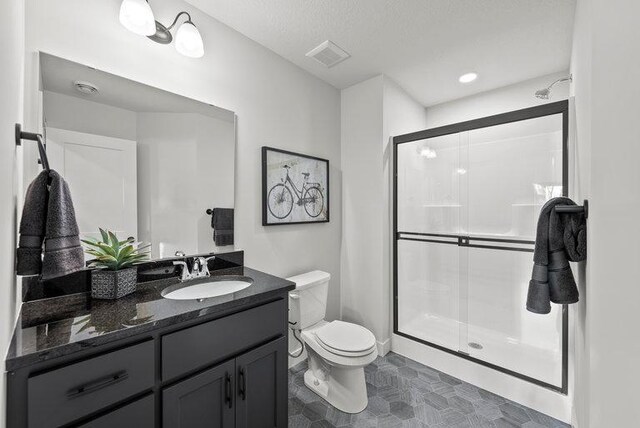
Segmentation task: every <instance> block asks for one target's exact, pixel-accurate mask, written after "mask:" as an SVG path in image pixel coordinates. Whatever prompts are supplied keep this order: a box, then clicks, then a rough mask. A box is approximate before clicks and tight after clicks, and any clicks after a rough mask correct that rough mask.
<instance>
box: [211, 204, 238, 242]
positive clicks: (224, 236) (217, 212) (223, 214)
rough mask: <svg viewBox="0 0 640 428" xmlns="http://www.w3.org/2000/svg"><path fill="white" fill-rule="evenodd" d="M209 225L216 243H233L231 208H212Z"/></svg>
mask: <svg viewBox="0 0 640 428" xmlns="http://www.w3.org/2000/svg"><path fill="white" fill-rule="evenodd" d="M211 227H213V241H214V242H215V244H216V245H218V246H223V245H233V208H214V209H213V214H212V217H211Z"/></svg>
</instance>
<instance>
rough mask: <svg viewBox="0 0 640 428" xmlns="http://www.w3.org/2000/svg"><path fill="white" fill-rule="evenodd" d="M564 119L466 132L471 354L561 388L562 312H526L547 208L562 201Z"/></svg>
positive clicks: (557, 117)
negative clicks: (558, 199) (558, 198)
mask: <svg viewBox="0 0 640 428" xmlns="http://www.w3.org/2000/svg"><path fill="white" fill-rule="evenodd" d="M562 120H563V118H562V115H561V114H555V115H550V116H544V117H539V118H535V119H529V120H526V121H519V122H513V123H507V124H501V125H496V126H491V127H485V128H481V129H474V130H471V131H468V132H466V134H467V135H468V137H467V142H468V143H467V150H468V171H469V172H468V174H467V175H468V176H469V180H468V207H469V208H468V225H469V230H468V233H469V244H470V246H469V247H467V248H463V251H466V252H467V259H468V265H467V278H468V281H467V284H466V286H467V287H468V299H467V301H466V302H465V306H466V310H465V311H464V312H466V313H467V320H466V322H467V327H468V343H469V347H468V350H467V352H468V353H469V354H470V355H471V356H473V357H475V358H478V359H481V360H483V361H486V362H488V363H491V364H495V365H497V366H500V367H503V368H505V369H507V370H511V371H515V372H518V373H521V374H523V375H526V376H529V377H531V378H534V379H538V380H540V381H542V382H545V383H548V384H552V385H560V384H561V380H562V308H561V307H558V306H557V305H553V308H552V312H551V314H549V315H546V316H541V315H537V314H532V313H530V312H528V311H526V310H525V308H524V302H525V301H526V292H527V285H528V283H529V279H530V277H531V268H532V266H533V265H532V258H533V254H532V251H533V248H534V241H535V228H536V224H537V219H538V215H539V212H540V209H541V208H542V205H543V204H544V203H545V202H546V201H547V200H548V199H550V198H551V197H556V196H562V194H563V185H562V173H563V158H562V157H563V145H562V141H563V139H562Z"/></svg>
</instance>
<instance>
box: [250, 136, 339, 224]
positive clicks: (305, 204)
mask: <svg viewBox="0 0 640 428" xmlns="http://www.w3.org/2000/svg"><path fill="white" fill-rule="evenodd" d="M329 220H330V211H329V160H328V159H322V158H319V157H315V156H310V155H305V154H302V153H295V152H290V151H287V150H282V149H276V148H274V147H267V146H263V147H262V225H263V226H281V225H286V224H305V223H328V222H329Z"/></svg>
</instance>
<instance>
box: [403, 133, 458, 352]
mask: <svg viewBox="0 0 640 428" xmlns="http://www.w3.org/2000/svg"><path fill="white" fill-rule="evenodd" d="M397 158H398V165H401V168H399V169H398V171H397V172H398V174H397V195H398V198H397V207H398V210H397V212H398V218H397V227H398V236H401V237H402V239H401V240H398V242H397V254H398V257H397V276H398V280H397V286H398V296H400V297H401V298H400V299H399V308H398V309H399V310H398V312H397V319H398V325H400V326H401V329H402V331H403V332H406V333H407V334H410V335H412V336H415V337H417V338H419V339H421V340H424V341H428V342H430V343H434V344H438V345H440V346H444V347H446V348H450V349H458V347H459V345H460V343H459V342H460V337H461V335H460V329H461V324H460V275H459V273H460V251H459V249H458V239H457V236H458V235H459V234H460V232H461V230H462V229H461V223H460V219H461V208H462V205H461V203H460V196H461V195H460V187H461V180H460V178H461V175H460V174H458V173H456V170H457V169H458V167H459V164H460V135H459V134H451V135H445V136H442V137H436V138H430V139H429V140H422V141H415V142H410V143H407V144H402V145H401V146H399V147H398V150H397ZM425 165H428V167H425Z"/></svg>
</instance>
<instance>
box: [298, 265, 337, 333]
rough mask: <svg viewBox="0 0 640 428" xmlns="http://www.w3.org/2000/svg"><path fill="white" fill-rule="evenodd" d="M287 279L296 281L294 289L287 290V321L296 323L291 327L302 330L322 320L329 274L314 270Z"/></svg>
mask: <svg viewBox="0 0 640 428" xmlns="http://www.w3.org/2000/svg"><path fill="white" fill-rule="evenodd" d="M287 279H288V280H289V281H293V282H295V283H296V288H295V290H292V291H290V292H289V322H291V323H296V324H295V325H292V326H291V327H292V328H295V329H300V330H302V329H305V328H307V327H311V326H312V325H314V324H316V323H318V322H320V321H322V320H323V319H324V315H325V313H326V310H327V293H328V291H329V280H330V279H331V275H330V274H329V273H327V272H322V271H320V270H314V271H313V272H307V273H303V274H301V275H296V276H292V277H291V278H287Z"/></svg>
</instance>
